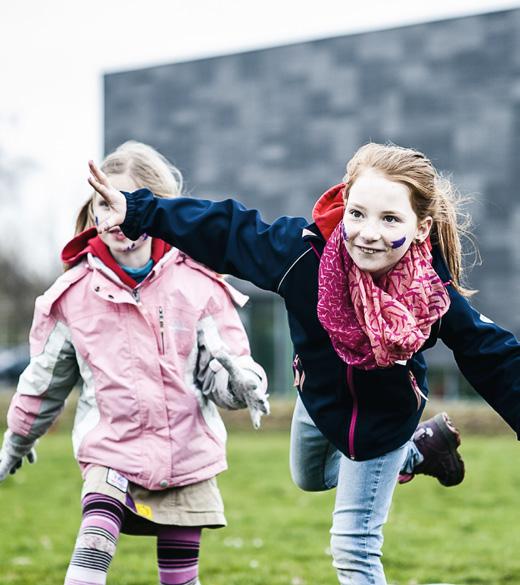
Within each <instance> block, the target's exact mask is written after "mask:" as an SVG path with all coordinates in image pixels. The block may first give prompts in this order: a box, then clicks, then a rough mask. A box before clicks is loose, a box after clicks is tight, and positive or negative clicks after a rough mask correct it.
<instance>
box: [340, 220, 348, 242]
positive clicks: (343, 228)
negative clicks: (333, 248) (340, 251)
mask: <svg viewBox="0 0 520 585" xmlns="http://www.w3.org/2000/svg"><path fill="white" fill-rule="evenodd" d="M341 235H342V236H343V239H344V240H345V242H348V234H347V228H346V227H345V224H344V223H343V222H341Z"/></svg>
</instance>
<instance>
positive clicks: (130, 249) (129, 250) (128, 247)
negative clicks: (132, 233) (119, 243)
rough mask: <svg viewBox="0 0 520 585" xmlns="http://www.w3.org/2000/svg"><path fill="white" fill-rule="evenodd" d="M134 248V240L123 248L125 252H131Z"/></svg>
mask: <svg viewBox="0 0 520 585" xmlns="http://www.w3.org/2000/svg"><path fill="white" fill-rule="evenodd" d="M134 248H135V242H132V243H131V244H130V246H127V247H126V248H125V252H131V251H132V250H133V249H134Z"/></svg>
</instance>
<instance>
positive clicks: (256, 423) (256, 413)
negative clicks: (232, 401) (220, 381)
mask: <svg viewBox="0 0 520 585" xmlns="http://www.w3.org/2000/svg"><path fill="white" fill-rule="evenodd" d="M214 358H215V359H216V360H217V361H218V362H219V363H220V364H221V365H222V366H223V367H224V368H225V369H226V370H227V372H228V374H229V385H230V387H231V388H232V391H233V393H234V394H235V395H236V396H237V398H239V400H242V401H244V402H245V403H246V404H247V408H248V409H249V416H250V417H251V422H252V423H253V427H254V428H255V429H258V428H260V421H261V418H262V416H263V415H264V414H269V410H270V409H269V400H268V399H269V394H266V393H265V392H263V391H262V390H260V384H259V382H260V380H259V378H258V376H257V375H256V374H255V373H254V372H251V371H248V370H246V369H244V368H239V367H238V366H237V365H236V364H235V362H234V361H233V358H232V357H231V356H230V355H229V354H228V353H227V352H225V351H224V350H219V351H218V352H215V354H214Z"/></svg>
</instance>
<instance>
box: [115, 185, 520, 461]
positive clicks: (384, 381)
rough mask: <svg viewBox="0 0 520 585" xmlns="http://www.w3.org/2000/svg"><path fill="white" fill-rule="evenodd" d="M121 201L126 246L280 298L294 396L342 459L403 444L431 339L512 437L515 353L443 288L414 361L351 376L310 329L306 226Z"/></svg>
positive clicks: (313, 296)
mask: <svg viewBox="0 0 520 585" xmlns="http://www.w3.org/2000/svg"><path fill="white" fill-rule="evenodd" d="M125 197H126V199H127V204H128V209H127V215H126V218H125V221H124V223H123V225H122V226H121V228H122V230H123V232H124V233H125V234H126V235H127V236H128V237H129V238H131V239H133V240H135V239H137V238H138V237H139V236H140V235H141V234H142V233H144V232H146V233H148V234H149V235H151V236H154V237H158V238H161V239H163V240H165V241H167V242H169V243H170V244H172V245H174V246H176V247H178V248H179V249H181V250H183V251H184V252H186V254H188V255H189V256H191V257H192V258H194V259H195V260H197V261H199V262H201V263H203V264H205V265H207V266H209V267H210V268H212V269H213V270H216V271H217V272H220V273H225V274H232V275H234V276H237V277H238V278H242V279H245V280H249V281H250V282H252V283H254V284H255V285H257V286H258V287H260V288H263V289H266V290H270V291H273V292H275V293H278V294H279V295H281V296H282V298H283V299H284V301H285V306H286V308H287V315H288V321H289V328H290V333H291V339H292V342H293V344H294V354H295V359H294V363H293V368H295V370H297V372H296V374H297V376H296V380H298V381H299V387H298V390H299V392H300V396H301V398H302V400H303V403H304V404H305V407H306V408H307V410H308V412H309V414H310V416H311V417H312V419H313V420H314V422H315V423H316V425H317V427H318V428H319V429H320V431H321V432H322V433H323V434H324V435H325V436H326V437H327V438H328V439H329V440H330V441H331V443H332V444H333V445H335V446H336V447H337V448H338V449H339V450H340V451H341V452H343V453H344V454H346V455H347V456H348V457H350V458H352V459H358V460H365V459H370V458H373V457H377V456H379V455H382V454H384V453H387V452H389V451H392V450H393V449H396V448H397V447H399V446H401V445H403V444H404V443H405V442H406V441H407V440H408V439H409V438H410V437H411V436H412V434H413V432H414V430H415V429H416V427H417V424H418V422H419V419H420V417H421V413H422V411H423V409H424V405H425V399H424V398H423V396H421V394H424V395H427V394H428V385H427V380H426V369H427V368H426V363H425V360H424V358H423V354H422V350H423V349H427V348H429V347H432V346H433V345H434V344H435V343H436V341H437V339H438V338H440V339H442V341H443V342H444V343H445V344H446V345H447V346H448V347H449V348H450V349H451V350H452V351H453V353H454V356H455V359H456V361H457V364H458V366H459V368H460V370H461V371H462V373H463V375H464V376H465V377H466V378H467V380H468V381H469V382H470V384H471V385H472V386H473V387H474V388H475V389H476V390H477V392H479V394H481V395H482V396H483V397H484V398H485V399H486V400H487V401H488V402H489V404H490V405H491V406H492V407H493V408H494V409H495V410H496V411H497V412H498V413H499V414H500V415H501V416H502V417H503V418H504V419H505V420H506V421H507V422H508V423H509V425H510V426H511V427H512V428H513V429H514V430H515V431H516V432H517V434H518V433H519V432H520V345H519V343H518V342H517V340H516V339H515V337H514V336H513V335H512V334H511V333H509V332H508V331H505V330H504V329H501V328H500V327H498V326H497V325H495V324H494V323H492V322H490V321H489V320H488V319H486V318H483V317H482V316H481V315H480V313H478V311H476V310H475V309H473V308H472V307H471V305H470V304H469V303H468V301H467V300H466V299H465V298H464V297H463V296H461V295H460V294H459V293H458V292H457V291H456V290H455V289H454V288H453V287H452V286H450V285H448V286H447V290H448V292H449V295H450V299H451V305H450V308H449V310H448V312H447V313H446V314H445V315H444V316H443V318H442V319H441V320H440V321H438V322H437V323H436V324H435V325H434V326H433V327H432V332H431V335H430V338H429V339H428V340H427V341H426V343H425V344H424V346H423V348H421V351H419V352H418V353H417V354H415V355H414V356H413V357H412V358H411V359H410V360H408V361H407V362H406V363H403V364H396V365H394V366H392V367H389V368H378V369H374V370H361V369H356V368H354V367H352V366H349V365H347V364H346V363H344V362H343V361H342V360H341V359H340V358H339V357H338V356H337V355H336V353H335V351H334V349H333V347H332V344H331V342H330V339H329V337H328V334H327V333H326V331H325V330H324V329H323V327H322V326H321V324H320V322H319V320H318V316H317V311H316V306H317V301H318V267H319V255H320V254H321V251H322V250H323V247H324V245H325V241H324V238H323V237H322V235H321V233H320V232H319V230H318V228H317V227H316V225H315V224H308V223H307V221H306V220H305V219H304V218H301V217H281V218H279V219H277V220H276V221H275V222H274V223H272V224H266V223H264V222H263V221H262V219H261V217H260V214H259V213H258V211H256V210H249V209H246V208H244V207H243V206H242V205H241V204H240V203H238V202H236V201H234V200H231V199H228V200H225V201H220V202H213V201H207V200H203V199H191V198H186V197H179V198H175V199H163V198H156V197H154V196H153V194H152V193H151V192H150V191H148V190H147V189H140V190H139V191H136V192H134V193H131V194H128V193H125ZM311 242H312V244H313V246H311V245H310V244H311ZM313 248H314V249H313ZM433 266H434V269H435V270H436V272H437V273H438V274H439V276H440V278H441V279H442V280H443V282H448V281H449V280H450V274H449V272H448V269H447V267H446V264H445V263H444V261H443V259H442V256H441V254H440V253H439V251H438V250H436V249H435V248H434V250H433Z"/></svg>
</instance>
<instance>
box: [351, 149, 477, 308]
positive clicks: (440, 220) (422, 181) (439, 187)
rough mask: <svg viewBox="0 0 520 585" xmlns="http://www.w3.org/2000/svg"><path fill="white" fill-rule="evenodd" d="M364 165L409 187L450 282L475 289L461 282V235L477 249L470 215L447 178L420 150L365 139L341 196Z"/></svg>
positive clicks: (465, 291) (463, 291) (464, 291)
mask: <svg viewBox="0 0 520 585" xmlns="http://www.w3.org/2000/svg"><path fill="white" fill-rule="evenodd" d="M366 169H374V170H376V171H379V172H381V173H382V174H384V175H385V176H386V177H387V178H388V179H390V180H392V181H398V182H400V183H403V184H405V185H406V186H407V187H408V188H409V189H410V194H411V204H412V208H413V210H414V211H415V213H416V215H417V218H418V220H419V221H422V220H424V219H425V218H426V217H428V216H430V217H432V218H433V224H432V229H431V233H430V238H431V241H432V244H437V245H438V246H439V248H440V250H441V253H442V255H443V256H444V259H445V261H446V263H447V265H448V268H449V270H450V273H451V277H452V283H453V286H454V287H455V288H456V289H457V290H458V291H459V292H460V293H461V294H462V295H464V296H466V297H469V296H471V295H472V294H474V293H475V292H477V291H475V290H471V289H467V288H465V287H464V286H463V285H462V279H463V266H462V246H461V236H465V237H468V238H469V240H470V241H471V242H472V245H473V247H474V250H475V252H476V254H477V257H478V252H477V250H476V247H475V244H474V241H473V239H472V236H471V232H470V231H469V225H470V218H469V216H468V215H467V214H466V213H463V212H462V211H461V205H462V203H464V202H465V200H464V201H463V199H462V197H461V196H460V194H459V193H458V192H457V190H456V189H455V188H454V186H453V185H452V183H451V181H450V180H449V179H447V178H446V177H443V176H441V175H440V174H439V173H438V172H437V171H436V169H435V168H434V166H433V164H432V163H431V161H430V160H429V159H428V158H427V157H426V156H425V155H424V154H423V153H422V152H419V151H417V150H414V149H412V148H403V147H401V146H396V145H395V144H376V143H369V144H365V145H364V146H362V147H361V148H360V149H359V150H358V151H357V152H356V153H355V154H354V156H353V157H352V158H351V160H350V161H349V162H348V163H347V173H346V175H345V177H344V182H345V184H346V187H345V199H347V198H348V190H349V188H350V187H351V186H352V185H353V184H354V182H355V181H356V179H357V178H358V177H359V176H360V175H361V173H362V172H363V171H364V170H366Z"/></svg>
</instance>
